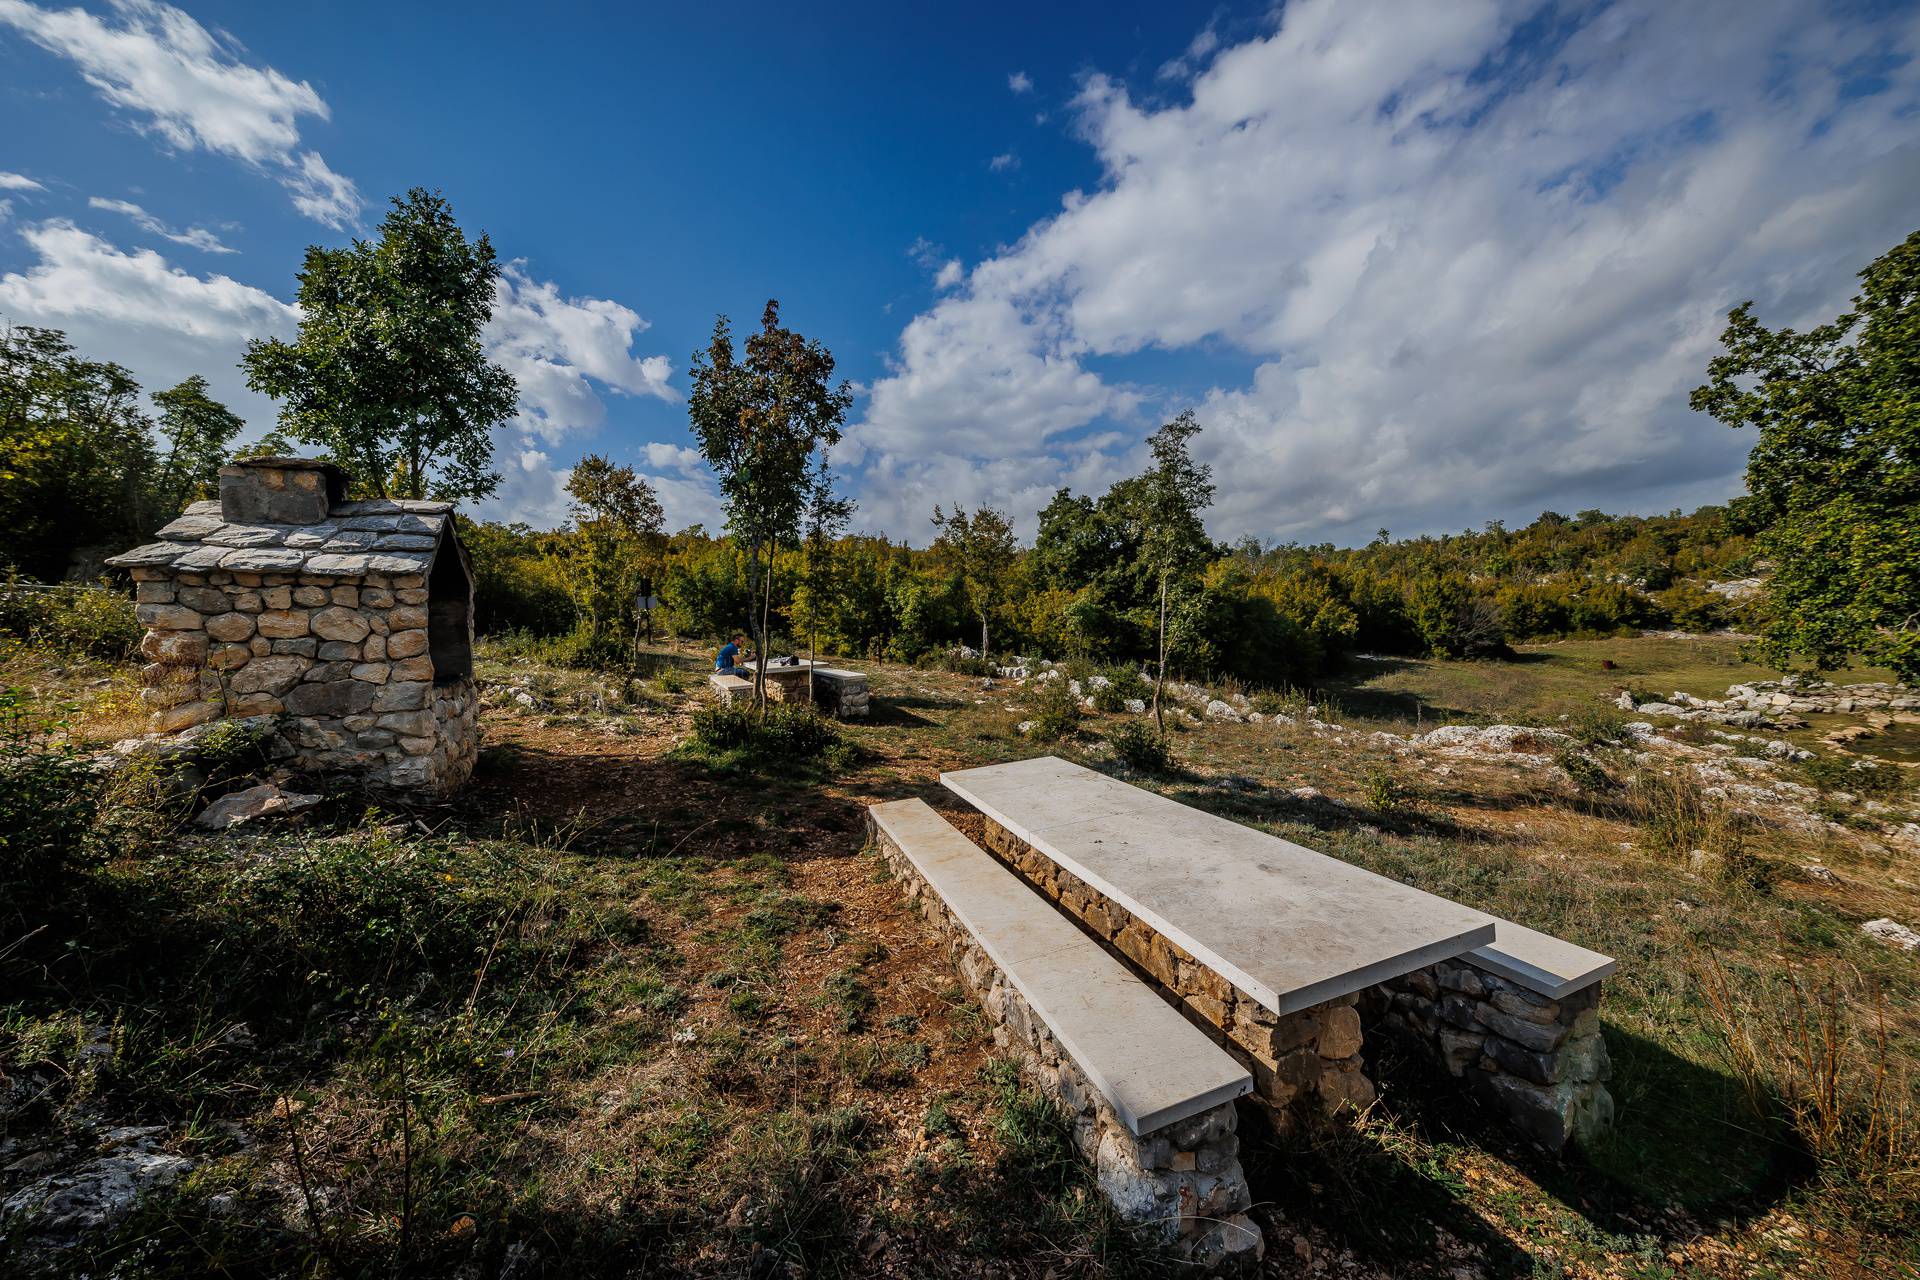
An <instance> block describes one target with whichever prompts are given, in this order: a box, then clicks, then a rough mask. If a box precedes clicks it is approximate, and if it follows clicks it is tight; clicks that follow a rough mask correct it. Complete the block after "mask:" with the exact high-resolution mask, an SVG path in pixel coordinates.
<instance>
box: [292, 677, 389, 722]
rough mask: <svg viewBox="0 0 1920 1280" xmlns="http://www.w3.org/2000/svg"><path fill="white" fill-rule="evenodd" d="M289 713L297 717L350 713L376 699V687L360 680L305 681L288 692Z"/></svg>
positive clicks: (363, 707)
mask: <svg viewBox="0 0 1920 1280" xmlns="http://www.w3.org/2000/svg"><path fill="white" fill-rule="evenodd" d="M285 701H286V704H287V712H288V714H290V715H296V716H349V715H353V714H354V713H356V712H360V711H365V710H366V709H367V708H368V706H369V705H371V704H372V702H373V686H372V685H366V684H361V683H360V682H359V681H358V680H335V681H333V682H331V683H329V684H303V685H300V686H298V687H296V688H295V689H293V690H292V691H291V692H289V693H288V694H287V695H286V698H285Z"/></svg>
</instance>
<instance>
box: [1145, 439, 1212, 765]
mask: <svg viewBox="0 0 1920 1280" xmlns="http://www.w3.org/2000/svg"><path fill="white" fill-rule="evenodd" d="M1199 434H1200V424H1199V422H1198V421H1196V420H1195V419H1194V416H1193V411H1192V410H1191V409H1189V410H1187V411H1186V412H1184V413H1182V414H1181V415H1180V416H1179V417H1177V418H1175V419H1174V420H1173V421H1172V422H1169V423H1167V424H1166V425H1165V426H1163V427H1161V428H1160V429H1159V430H1158V431H1156V432H1154V433H1153V435H1151V436H1150V437H1148V439H1147V448H1148V450H1149V451H1150V452H1151V454H1152V462H1151V464H1150V465H1149V466H1148V467H1147V469H1146V471H1144V472H1143V473H1141V474H1140V475H1139V476H1136V477H1134V479H1133V481H1132V482H1131V483H1130V485H1129V489H1130V492H1128V493H1126V494H1125V496H1124V499H1123V504H1122V505H1123V507H1124V508H1125V509H1126V510H1127V511H1128V512H1129V514H1130V516H1131V519H1132V521H1133V523H1134V525H1135V527H1136V531H1137V533H1138V536H1139V539H1140V550H1141V555H1142V558H1143V559H1144V560H1145V562H1146V563H1147V565H1148V566H1149V567H1150V568H1151V569H1152V571H1153V575H1154V577H1155V579H1156V580H1157V582H1158V587H1159V592H1158V594H1159V597H1160V608H1159V616H1160V620H1159V627H1158V631H1159V646H1158V647H1159V657H1158V663H1157V666H1156V668H1155V671H1154V677H1153V723H1154V727H1155V728H1157V729H1158V730H1159V731H1160V732H1162V733H1165V732H1166V728H1167V724H1166V718H1165V715H1164V713H1163V712H1162V711H1161V707H1160V692H1161V689H1162V688H1163V687H1164V686H1165V685H1166V682H1167V650H1168V645H1167V608H1168V601H1169V598H1170V596H1171V595H1172V592H1173V588H1174V587H1175V585H1177V584H1184V583H1185V582H1187V581H1188V580H1190V579H1191V578H1193V577H1195V576H1196V575H1197V574H1198V573H1199V570H1200V568H1201V567H1202V566H1203V565H1205V564H1206V562H1207V560H1208V558H1209V557H1210V556H1211V555H1212V553H1213V545H1212V543H1211V542H1209V541H1208V539H1207V530H1206V525H1205V524H1204V523H1203V522H1202V521H1201V518H1200V513H1201V512H1202V511H1205V510H1206V509H1207V508H1208V507H1209V506H1211V505H1212V504H1213V468H1212V467H1209V466H1207V465H1206V464H1205V463H1200V462H1195V461H1194V460H1193V455H1192V453H1191V451H1190V450H1189V447H1188V446H1189V444H1190V443H1191V442H1192V440H1193V437H1195V436H1196V435H1199Z"/></svg>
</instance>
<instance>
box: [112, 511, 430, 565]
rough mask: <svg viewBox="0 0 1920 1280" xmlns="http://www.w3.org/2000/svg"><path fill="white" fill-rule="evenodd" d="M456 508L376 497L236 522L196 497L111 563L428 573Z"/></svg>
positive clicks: (114, 558)
mask: <svg viewBox="0 0 1920 1280" xmlns="http://www.w3.org/2000/svg"><path fill="white" fill-rule="evenodd" d="M452 511H453V504H452V503H450V502H423V501H418V500H414V499H409V498H398V499H389V498H373V499H367V500H364V501H359V502H342V503H339V504H338V505H336V506H335V507H334V508H333V509H332V510H331V511H329V512H328V513H327V518H326V520H324V521H323V522H321V523H319V524H233V523H231V522H229V521H227V520H224V519H222V518H221V515H220V504H219V503H218V502H217V501H208V502H196V503H194V504H193V505H192V506H190V507H188V508H187V509H186V510H185V511H183V512H182V513H181V514H180V516H179V518H178V519H176V520H174V521H173V522H172V523H171V524H168V525H166V526H164V527H162V528H161V529H160V530H159V531H157V532H156V533H155V534H154V536H155V537H156V538H158V539H159V541H158V542H149V543H147V544H146V545H145V546H140V547H135V548H134V549H133V550H131V551H123V552H121V553H120V554H119V555H117V556H114V557H112V558H111V559H109V560H108V561H107V563H108V564H110V565H114V566H116V567H118V568H122V569H133V568H145V569H174V570H178V571H179V572H182V573H206V572H209V571H210V570H214V569H225V570H227V571H229V572H234V571H238V572H242V573H307V574H316V575H321V576H327V577H337V578H357V577H361V576H363V575H366V574H369V573H378V574H386V575H389V576H392V575H397V574H408V573H420V574H424V573H426V572H427V570H428V568H429V567H430V566H431V565H432V564H433V555H434V552H435V551H436V550H438V548H439V546H440V539H441V537H442V536H443V535H444V534H445V533H446V531H447V528H448V525H449V523H450V521H449V518H448V517H449V516H450V515H451V513H452Z"/></svg>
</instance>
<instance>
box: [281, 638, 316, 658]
mask: <svg viewBox="0 0 1920 1280" xmlns="http://www.w3.org/2000/svg"><path fill="white" fill-rule="evenodd" d="M319 649H320V642H319V641H317V640H315V639H314V638H313V637H312V636H297V637H295V638H294V639H292V640H275V641H274V642H273V651H274V652H275V653H290V654H293V655H295V656H296V657H301V658H312V657H317V656H318V655H319Z"/></svg>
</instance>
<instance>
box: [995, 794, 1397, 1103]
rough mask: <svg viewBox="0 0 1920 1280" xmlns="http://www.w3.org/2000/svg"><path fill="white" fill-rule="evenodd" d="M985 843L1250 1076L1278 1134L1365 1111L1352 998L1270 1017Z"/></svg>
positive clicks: (1128, 919)
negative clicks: (1304, 1121)
mask: <svg viewBox="0 0 1920 1280" xmlns="http://www.w3.org/2000/svg"><path fill="white" fill-rule="evenodd" d="M985 845H986V847H987V849H988V850H989V851H991V852H992V853H993V855H994V856H995V857H997V858H999V859H1000V860H1001V861H1002V862H1004V863H1006V864H1007V865H1008V866H1009V867H1011V868H1012V869H1013V870H1014V871H1015V872H1016V873H1017V874H1018V875H1019V876H1020V878H1021V879H1023V880H1025V881H1026V882H1027V883H1028V884H1030V885H1032V886H1033V887H1034V888H1035V889H1036V890H1038V891H1039V892H1040V893H1041V894H1043V895H1045V896H1046V897H1047V898H1049V899H1051V900H1052V901H1053V902H1055V903H1057V904H1059V906H1060V907H1061V908H1062V909H1063V910H1065V911H1066V913H1067V914H1068V915H1070V916H1072V917H1073V918H1074V919H1075V920H1078V921H1079V922H1080V924H1081V926H1082V927H1084V928H1085V929H1086V930H1087V931H1088V932H1090V933H1092V934H1093V935H1094V936H1095V937H1097V938H1099V939H1101V940H1102V941H1103V942H1105V943H1106V944H1107V947H1108V949H1109V950H1111V951H1114V952H1116V953H1117V954H1118V955H1119V956H1120V957H1121V958H1122V959H1124V960H1126V961H1128V962H1129V963H1130V964H1131V966H1132V967H1133V968H1134V969H1136V970H1137V971H1139V972H1140V973H1142V974H1143V975H1145V976H1146V978H1147V979H1148V980H1149V981H1151V982H1152V983H1153V984H1154V985H1155V986H1157V987H1158V988H1159V989H1160V990H1161V991H1162V992H1164V993H1165V994H1167V995H1169V996H1172V997H1173V998H1174V999H1175V1001H1176V1002H1177V1003H1178V1004H1179V1005H1180V1006H1182V1007H1183V1008H1184V1009H1185V1010H1186V1011H1187V1014H1188V1016H1189V1018H1190V1019H1191V1020H1192V1021H1193V1022H1194V1023H1195V1024H1196V1025H1198V1026H1200V1027H1201V1028H1202V1029H1203V1030H1206V1031H1207V1032H1208V1033H1209V1034H1211V1035H1212V1036H1213V1038H1214V1039H1215V1040H1216V1041H1218V1042H1219V1043H1220V1044H1221V1046H1222V1047H1224V1048H1225V1049H1226V1050H1227V1052H1228V1053H1230V1054H1232V1055H1233V1056H1234V1057H1235V1058H1237V1059H1239V1060H1240V1061H1241V1062H1243V1063H1245V1064H1246V1066H1247V1069H1248V1070H1249V1071H1251V1072H1252V1073H1253V1089H1254V1092H1253V1095H1252V1098H1251V1100H1252V1101H1254V1102H1255V1103H1257V1104H1259V1105H1260V1106H1261V1107H1262V1108H1263V1109H1264V1110H1265V1111H1266V1112H1267V1114H1268V1118H1269V1119H1270V1120H1271V1121H1272V1123H1273V1126H1274V1128H1275V1129H1276V1130H1277V1131H1279V1132H1280V1133H1282V1134H1287V1133H1291V1132H1293V1131H1294V1129H1295V1127H1296V1124H1297V1122H1298V1120H1299V1119H1300V1118H1301V1116H1302V1115H1303V1114H1304V1115H1306V1116H1308V1117H1309V1118H1313V1117H1317V1116H1319V1115H1329V1114H1333V1113H1335V1112H1338V1111H1341V1110H1344V1109H1347V1108H1352V1109H1355V1110H1364V1109H1365V1108H1366V1107H1367V1106H1369V1105H1370V1104H1371V1103H1372V1102H1373V1098H1374V1089H1373V1082H1372V1081H1371V1080H1369V1079H1368V1078H1367V1076H1366V1073H1365V1071H1364V1070H1362V1065H1363V1064H1362V1060H1361V1055H1360V1046H1361V1040H1362V1034H1361V1026H1360V1015H1359V1012H1358V1010H1357V1009H1356V1008H1355V1005H1356V1003H1357V1002H1358V997H1357V996H1353V995H1348V996H1341V997H1339V998H1337V999H1334V1000H1330V1001H1328V1002H1327V1003H1325V1004H1321V1005H1315V1006H1314V1007H1313V1008H1311V1009H1303V1010H1301V1011H1300V1012H1298V1013H1289V1014H1278V1013H1275V1012H1273V1011H1272V1010H1271V1009H1268V1008H1267V1007H1266V1006H1264V1005H1262V1004H1261V1003H1260V1002H1259V1001H1258V1000H1255V999H1254V998H1253V997H1252V996H1250V995H1248V994H1247V993H1246V992H1244V991H1242V990H1240V989H1239V988H1238V987H1236V986H1234V985H1233V984H1232V983H1230V982H1228V981H1227V980H1226V979H1225V978H1224V977H1222V976H1221V975H1220V974H1218V973H1216V972H1214V971H1213V970H1212V969H1210V968H1208V967H1207V966H1206V965H1203V964H1201V963H1200V962H1199V961H1198V960H1195V959H1194V958H1193V957H1192V956H1191V955H1189V954H1187V952H1186V950H1185V949H1184V948H1182V947H1180V946H1179V945H1178V944H1177V943H1174V942H1171V941H1169V940H1168V939H1167V938H1166V937H1165V935H1163V934H1161V933H1160V932H1159V931H1158V930H1156V929H1154V928H1152V927H1151V926H1149V925H1148V924H1147V923H1146V922H1145V921H1142V920H1140V919H1138V918H1137V917H1136V916H1134V914H1133V913H1132V912H1130V911H1128V910H1127V909H1126V908H1124V907H1122V906H1120V905H1119V904H1118V903H1116V902H1114V901H1113V900H1112V899H1110V898H1108V897H1107V896H1106V895H1105V894H1103V893H1100V892H1099V891H1098V890H1096V889H1094V888H1092V887H1091V886H1089V885H1088V884H1087V883H1086V882H1084V881H1083V880H1081V879H1080V878H1079V877H1078V876H1075V875H1074V874H1073V873H1071V872H1069V871H1065V870H1063V869H1062V868H1061V867H1060V865H1059V864H1058V863H1056V862H1054V860H1053V859H1051V858H1049V857H1047V855H1045V854H1044V853H1041V852H1039V851H1038V850H1037V849H1035V848H1034V847H1033V846H1032V845H1030V844H1028V843H1027V842H1026V841H1024V840H1022V839H1020V838H1019V837H1018V836H1016V835H1014V834H1013V833H1012V832H1010V831H1008V830H1007V829H1006V828H1005V827H1003V826H1001V825H1000V824H999V823H997V822H995V821H993V819H991V818H988V819H986V839H985Z"/></svg>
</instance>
